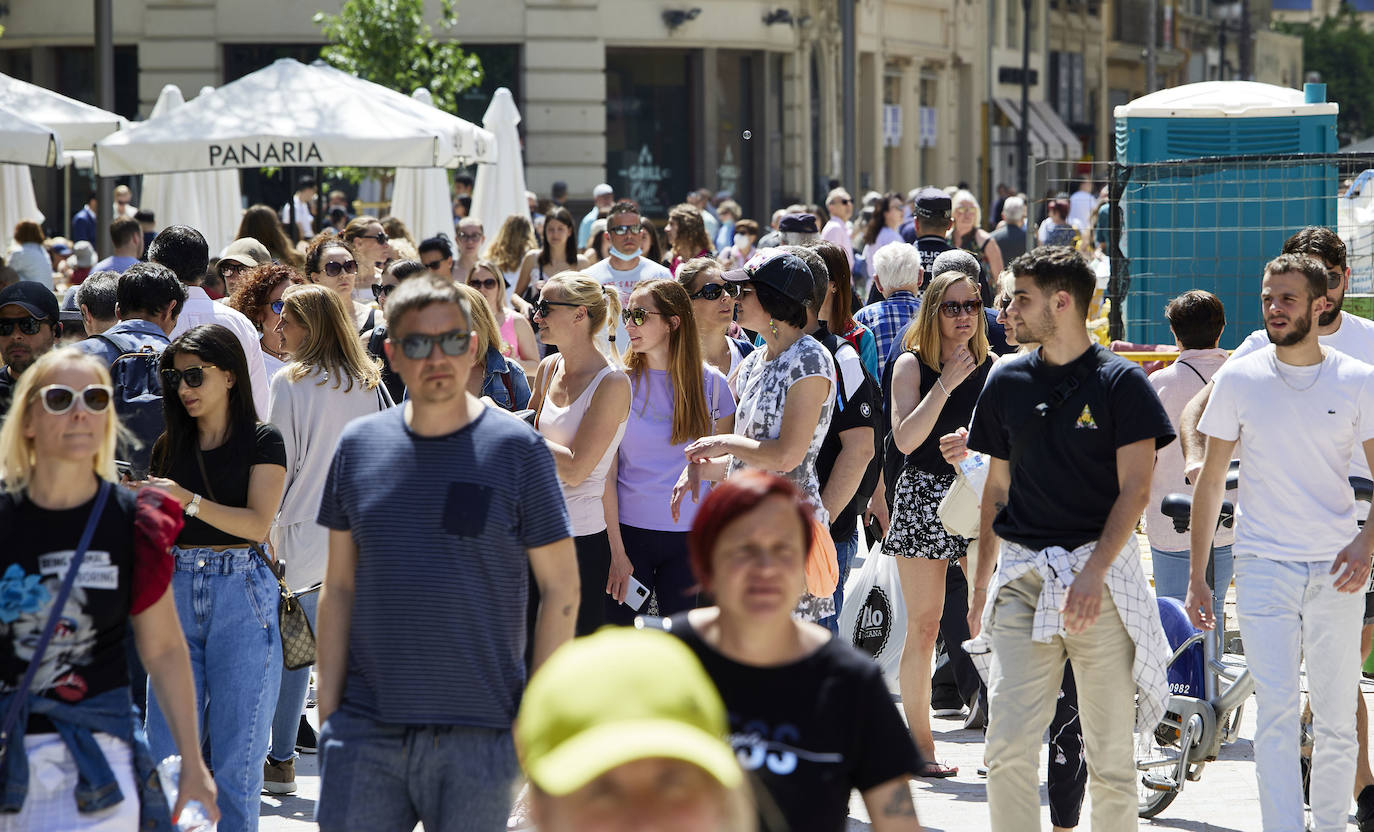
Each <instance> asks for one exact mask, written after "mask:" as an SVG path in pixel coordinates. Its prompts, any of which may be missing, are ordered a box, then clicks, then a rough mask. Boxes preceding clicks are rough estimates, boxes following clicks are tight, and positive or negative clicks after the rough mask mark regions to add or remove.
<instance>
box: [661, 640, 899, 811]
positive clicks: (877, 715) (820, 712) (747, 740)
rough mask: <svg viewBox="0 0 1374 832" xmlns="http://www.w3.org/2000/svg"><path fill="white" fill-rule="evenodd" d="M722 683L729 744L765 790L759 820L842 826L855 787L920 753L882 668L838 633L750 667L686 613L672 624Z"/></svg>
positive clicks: (888, 775) (887, 775)
mask: <svg viewBox="0 0 1374 832" xmlns="http://www.w3.org/2000/svg"><path fill="white" fill-rule="evenodd" d="M669 632H671V633H672V634H673V635H675V636H677V637H679V638H681V639H682V640H683V641H684V642H686V644H687V646H688V647H691V648H692V651H693V652H694V653H696V655H697V658H698V659H700V660H701V663H702V665H703V666H704V667H705V668H706V673H707V675H709V676H710V677H711V679H712V681H714V682H715V683H716V688H717V689H718V690H719V691H720V696H721V699H723V700H724V702H725V710H726V712H727V713H728V714H729V718H730V744H731V745H732V746H733V747H734V749H735V754H736V756H737V758H738V759H739V762H740V767H741V768H743V769H744V771H745V773H746V774H748V775H750V780H751V782H753V783H754V784H755V786H756V787H759V788H762V789H763V790H764V791H765V792H766V795H760V799H759V805H760V807H761V814H762V815H763V818H762V824H763V825H762V826H761V827H760V828H776V827H777V824H776V823H773V822H770V819H769V817H768V814H769V812H768V807H770V806H776V807H777V809H778V810H779V811H780V813H781V815H782V817H783V819H784V821H785V826H784V828H786V829H788V830H790V832H841V830H843V829H844V828H845V827H846V824H847V823H848V820H847V819H848V817H849V793H850V790H851V789H858V790H859V791H861V792H862V791H865V790H867V789H871V788H873V787H875V786H880V785H882V784H883V783H886V782H887V781H889V780H892V779H893V778H897V777H903V776H905V775H908V774H911V773H912V772H914V771H916V770H917V768H918V767H919V760H920V755H919V754H918V753H917V751H916V746H915V744H914V743H913V742H912V741H911V733H910V732H909V731H908V730H907V728H906V725H905V724H904V723H903V722H902V718H901V715H900V714H898V713H897V706H896V705H895V704H893V702H892V696H891V695H890V694H889V693H888V690H887V685H886V684H885V683H884V681H883V675H882V671H880V670H879V669H878V666H877V665H876V664H874V663H873V660H872V659H871V658H869V657H868V656H865V655H863V654H862V653H860V652H858V651H857V650H855V649H854V648H853V647H851V646H849V645H847V644H845V643H844V642H842V641H840V640H838V639H833V638H832V639H831V640H830V641H828V642H826V643H825V644H824V645H823V646H822V647H821V648H820V649H818V650H816V651H815V652H814V653H812V654H811V655H809V656H807V657H805V658H803V659H801V660H799V661H796V662H793V663H791V664H787V665H783V666H781V667H751V666H749V665H744V664H740V663H738V662H735V661H732V660H730V659H728V658H726V657H725V656H723V655H721V654H720V653H718V652H716V650H715V648H713V647H711V646H710V645H708V644H706V642H705V641H703V640H702V638H701V636H700V634H698V633H697V631H696V630H694V629H693V628H692V625H691V624H690V623H689V622H688V620H687V614H686V613H683V614H681V615H676V616H674V617H673V618H672V627H671V629H670V630H669Z"/></svg>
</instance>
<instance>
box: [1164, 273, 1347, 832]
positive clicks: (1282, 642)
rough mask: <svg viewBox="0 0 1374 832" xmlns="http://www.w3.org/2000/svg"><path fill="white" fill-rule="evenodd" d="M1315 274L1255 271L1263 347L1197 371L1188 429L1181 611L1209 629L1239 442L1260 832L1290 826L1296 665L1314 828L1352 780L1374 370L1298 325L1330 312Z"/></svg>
mask: <svg viewBox="0 0 1374 832" xmlns="http://www.w3.org/2000/svg"><path fill="white" fill-rule="evenodd" d="M1328 289H1329V282H1328V278H1327V268H1326V265H1325V264H1324V263H1322V262H1321V261H1319V260H1317V259H1315V258H1312V257H1307V256H1305V255H1292V254H1284V255H1280V256H1279V257H1277V258H1276V259H1274V260H1273V261H1271V262H1270V263H1269V265H1268V266H1266V267H1265V270H1264V283H1263V289H1262V292H1261V295H1260V301H1261V303H1262V304H1263V310H1264V326H1265V331H1266V333H1267V336H1268V338H1269V341H1270V342H1271V346H1267V347H1265V348H1264V349H1261V350H1256V351H1252V352H1251V353H1249V354H1248V355H1245V356H1243V357H1241V358H1239V359H1236V358H1232V359H1231V360H1230V361H1228V362H1227V363H1226V364H1225V365H1224V366H1223V367H1222V368H1221V369H1220V370H1218V371H1217V374H1216V375H1215V376H1213V377H1212V383H1211V387H1212V395H1211V397H1210V401H1209V402H1208V404H1207V409H1206V410H1205V411H1204V412H1203V415H1202V420H1201V422H1200V423H1199V425H1198V429H1199V430H1200V431H1201V432H1202V433H1203V434H1204V435H1205V436H1206V437H1207V444H1206V447H1207V453H1206V458H1205V461H1204V463H1203V467H1202V471H1201V473H1200V475H1199V477H1198V484H1197V488H1196V489H1195V491H1194V493H1193V522H1192V535H1191V541H1190V542H1191V547H1190V548H1191V564H1190V567H1191V568H1190V573H1189V580H1188V595H1187V600H1186V601H1185V602H1184V604H1185V606H1186V607H1187V609H1188V617H1189V618H1190V619H1192V621H1193V623H1194V624H1195V625H1197V626H1199V627H1204V628H1207V629H1211V628H1212V627H1214V626H1215V619H1214V617H1213V610H1212V593H1211V590H1210V589H1209V588H1208V587H1207V580H1206V568H1207V558H1208V551H1209V549H1210V547H1211V543H1212V536H1213V534H1214V533H1215V529H1216V525H1217V515H1218V512H1219V509H1220V506H1221V499H1222V492H1223V489H1224V486H1225V480H1226V469H1227V467H1228V466H1229V464H1230V461H1231V457H1232V455H1233V453H1234V451H1235V447H1236V443H1237V442H1238V441H1240V442H1244V444H1245V455H1244V457H1245V458H1244V463H1243V464H1242V465H1241V468H1240V499H1239V505H1238V506H1237V514H1239V515H1240V516H1241V517H1243V518H1244V519H1243V522H1241V523H1239V524H1237V526H1236V542H1235V563H1236V599H1237V600H1236V609H1237V612H1238V613H1239V617H1240V630H1241V636H1242V637H1243V638H1244V639H1245V659H1246V663H1247V664H1248V666H1249V668H1250V673H1251V675H1252V676H1253V677H1254V679H1255V699H1256V702H1257V704H1258V712H1257V715H1256V727H1255V776H1256V778H1257V779H1258V780H1259V783H1260V816H1261V818H1262V819H1263V822H1264V828H1265V829H1275V830H1278V829H1284V830H1287V829H1302V828H1303V800H1302V778H1301V775H1300V773H1299V768H1298V766H1297V765H1296V762H1297V761H1296V760H1295V759H1294V756H1295V754H1294V752H1296V751H1297V749H1298V742H1299V739H1298V738H1299V723H1298V714H1299V705H1298V703H1299V681H1300V673H1299V666H1300V663H1301V662H1303V661H1306V663H1307V685H1308V688H1309V697H1310V699H1311V703H1312V712H1313V716H1314V733H1315V741H1314V746H1313V753H1312V778H1311V790H1310V802H1311V805H1312V825H1311V827H1309V828H1311V829H1313V830H1315V832H1335V831H1336V830H1343V829H1345V828H1346V813H1347V812H1348V810H1349V808H1350V791H1351V788H1352V786H1353V784H1354V782H1355V768H1356V765H1355V755H1356V753H1357V741H1356V738H1355V731H1354V730H1353V729H1354V728H1355V708H1354V707H1353V705H1352V703H1351V701H1350V690H1351V689H1352V688H1355V687H1356V686H1357V685H1358V683H1359V678H1360V656H1359V642H1360V639H1359V636H1358V635H1357V630H1356V624H1357V622H1359V620H1360V616H1361V614H1362V613H1363V610H1364V600H1363V598H1362V593H1363V592H1364V590H1365V588H1366V587H1367V586H1368V584H1369V567H1370V556H1371V554H1372V553H1374V525H1370V524H1366V526H1365V528H1364V529H1363V530H1361V529H1360V528H1359V526H1358V524H1357V522H1356V520H1357V518H1356V506H1355V498H1354V494H1353V493H1352V492H1351V490H1350V486H1349V484H1348V483H1347V482H1346V474H1347V472H1348V471H1349V467H1350V458H1351V455H1352V452H1353V451H1355V450H1356V449H1357V448H1358V449H1359V450H1360V451H1361V452H1362V453H1363V455H1364V457H1365V460H1366V462H1368V461H1369V460H1370V459H1374V420H1371V419H1362V416H1361V414H1363V413H1374V368H1371V367H1370V366H1369V365H1368V364H1365V363H1364V362H1362V361H1358V360H1356V359H1354V358H1352V357H1350V356H1349V355H1346V354H1345V353H1343V352H1341V351H1339V350H1336V349H1333V348H1331V347H1326V346H1323V345H1322V344H1321V342H1320V339H1319V337H1318V335H1317V332H1316V330H1315V329H1314V328H1313V326H1312V321H1313V319H1314V318H1316V317H1317V316H1318V315H1320V314H1321V313H1322V312H1324V311H1326V310H1327V308H1328V307H1330V306H1331V305H1332V304H1331V301H1330V299H1329V297H1328V295H1327V292H1328Z"/></svg>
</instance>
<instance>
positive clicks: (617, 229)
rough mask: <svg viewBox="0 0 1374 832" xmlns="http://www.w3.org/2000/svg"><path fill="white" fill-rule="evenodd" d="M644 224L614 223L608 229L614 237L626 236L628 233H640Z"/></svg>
mask: <svg viewBox="0 0 1374 832" xmlns="http://www.w3.org/2000/svg"><path fill="white" fill-rule="evenodd" d="M643 228H644V226H642V225H613V226H611V227H610V228H608V229H606V231H608V232H609V233H610V235H611V236H612V237H624V236H625V235H626V234H638V233H639V232H640V231H642V230H643Z"/></svg>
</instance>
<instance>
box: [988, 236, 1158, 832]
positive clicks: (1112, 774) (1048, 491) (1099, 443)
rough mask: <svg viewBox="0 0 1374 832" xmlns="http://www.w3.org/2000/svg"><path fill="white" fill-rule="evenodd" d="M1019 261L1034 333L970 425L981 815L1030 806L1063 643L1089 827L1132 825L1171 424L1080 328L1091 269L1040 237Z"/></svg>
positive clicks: (1099, 831)
mask: <svg viewBox="0 0 1374 832" xmlns="http://www.w3.org/2000/svg"><path fill="white" fill-rule="evenodd" d="M1011 268H1012V272H1013V273H1014V274H1015V275H1016V288H1015V291H1014V292H1013V293H1012V301H1011V303H1010V305H1009V306H1008V307H1007V311H1006V315H1007V326H1008V328H1009V329H1011V331H1012V333H1013V334H1014V336H1015V338H1016V340H1017V341H1018V342H1020V343H1023V344H1025V343H1031V342H1035V343H1038V344H1039V345H1040V346H1039V347H1038V348H1037V349H1035V350H1031V351H1030V352H1027V353H1026V354H1024V355H1019V356H1015V357H1010V358H1006V359H1003V360H1002V361H1000V362H999V363H998V365H997V368H996V370H994V371H993V372H992V374H991V375H989V376H988V380H987V384H986V385H985V386H984V387H983V391H982V393H981V394H980V395H979V397H978V407H977V409H976V410H975V411H974V415H973V425H972V427H971V429H970V431H969V437H968V446H969V448H970V449H972V450H976V451H983V452H985V453H987V454H988V455H989V457H990V459H989V461H988V477H987V484H986V486H985V487H984V490H983V498H982V502H981V505H982V514H981V519H980V523H979V527H980V528H979V535H978V547H977V550H976V553H975V554H973V555H972V557H971V560H972V561H973V564H972V567H973V568H972V570H971V578H970V582H971V584H972V588H973V591H972V594H971V596H970V598H969V615H968V620H969V629H970V632H972V633H973V635H974V636H975V638H974V639H972V640H970V641H969V642H966V649H967V650H968V651H969V653H970V654H971V655H975V656H977V655H979V654H986V653H988V651H989V650H990V651H991V668H990V670H989V674H988V693H989V697H988V698H989V709H988V710H989V714H990V720H989V723H988V730H987V761H988V809H989V812H990V814H991V829H992V830H993V831H994V832H1007V830H1013V829H1024V828H1026V818H1034V817H1038V816H1039V813H1040V776H1039V757H1040V750H1041V747H1042V746H1043V745H1044V742H1043V740H1042V737H1043V736H1044V733H1045V729H1046V728H1047V727H1048V726H1049V724H1050V719H1051V717H1052V716H1053V715H1054V710H1055V700H1056V693H1057V692H1058V690H1059V687H1060V682H1061V678H1062V676H1063V674H1064V661H1065V659H1068V660H1070V661H1072V662H1073V672H1074V679H1075V681H1076V682H1077V684H1078V702H1079V708H1080V712H1079V716H1080V719H1081V721H1082V724H1083V740H1084V745H1085V747H1086V751H1087V759H1088V760H1089V761H1090V763H1091V765H1090V767H1089V774H1088V792H1089V794H1090V795H1091V796H1092V828H1093V830H1094V832H1125V831H1126V830H1134V829H1136V781H1137V778H1138V776H1139V775H1138V773H1137V772H1136V769H1135V759H1134V752H1133V738H1132V725H1133V723H1134V724H1135V725H1136V726H1137V727H1138V728H1139V729H1140V730H1145V731H1148V730H1152V729H1153V728H1154V726H1155V725H1156V724H1157V723H1158V721H1159V719H1160V717H1162V716H1163V715H1164V706H1165V702H1166V700H1167V698H1168V681H1167V675H1166V670H1165V666H1166V662H1167V659H1168V655H1169V651H1168V642H1167V641H1165V638H1164V630H1163V627H1162V626H1161V624H1160V622H1159V614H1158V612H1156V605H1155V599H1154V595H1153V593H1152V592H1151V590H1150V585H1149V582H1148V581H1147V580H1146V578H1145V572H1144V570H1143V569H1142V568H1141V563H1140V547H1139V544H1137V543H1136V537H1135V525H1136V522H1137V521H1138V520H1139V519H1140V514H1141V512H1142V511H1143V510H1144V509H1145V504H1146V502H1147V501H1148V500H1149V497H1150V471H1151V469H1152V468H1153V466H1154V459H1155V451H1156V450H1158V449H1159V448H1162V447H1164V446H1165V445H1167V444H1168V443H1169V442H1170V441H1172V440H1173V438H1174V429H1173V426H1172V425H1171V424H1170V422H1169V416H1168V414H1167V413H1166V412H1165V411H1164V406H1163V405H1162V404H1160V401H1159V397H1158V396H1157V395H1155V392H1154V389H1153V388H1152V387H1150V382H1149V381H1148V380H1147V379H1146V377H1145V373H1144V371H1143V370H1141V369H1140V367H1138V366H1136V365H1135V364H1132V363H1131V362H1129V361H1127V360H1126V359H1124V358H1121V357H1120V356H1117V355H1113V354H1112V353H1111V352H1109V351H1108V350H1106V349H1104V348H1103V347H1101V346H1100V345H1097V344H1094V343H1092V342H1091V341H1090V340H1089V338H1088V333H1087V329H1086V327H1085V322H1086V320H1087V315H1088V304H1089V302H1090V301H1091V299H1092V294H1093V290H1094V288H1095V286H1096V281H1095V279H1094V278H1093V274H1092V270H1091V269H1090V268H1089V267H1088V264H1087V261H1085V260H1084V259H1083V258H1082V256H1080V255H1079V254H1078V253H1077V252H1075V251H1074V250H1073V249H1070V248H1067V247H1043V248H1039V249H1036V250H1035V251H1032V252H1030V253H1028V254H1023V255H1021V256H1020V257H1018V258H1017V259H1016V260H1015V261H1013V263H1012V264H1011ZM999 558H1000V560H1001V563H1000V565H998V564H997V562H998V560H999ZM994 565H997V577H996V579H995V580H993V567H994ZM990 582H991V583H992V586H991V587H989V583H990ZM985 609H986V610H987V615H986V616H985V615H984V610H985ZM994 609H995V610H996V615H995V616H994V615H993V614H992V610H994ZM982 630H986V633H984V634H981V635H980V631H982ZM977 660H978V659H976V658H975V661H977ZM1137 694H1139V697H1138V699H1137V698H1136V697H1137ZM1132 701H1136V702H1137V707H1135V708H1132V707H1130V703H1131V702H1132ZM1123 704H1124V705H1125V707H1123Z"/></svg>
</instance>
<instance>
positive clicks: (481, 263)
mask: <svg viewBox="0 0 1374 832" xmlns="http://www.w3.org/2000/svg"><path fill="white" fill-rule="evenodd" d="M478 271H485V272H486V273H487V274H489V275H491V276H492V277H494V278H496V284H497V285H496V288H497V289H499V290H500V291H498V292H497V293H496V294H497V295H499V297H498V298H497V301H496V303H497V304H498V305H499V306H500V308H502V309H509V308H510V301H509V299H508V298H507V297H506V275H505V274H504V273H503V272H502V271H501V267H500V266H498V265H496V264H495V263H493V262H491V261H490V260H478V261H477V263H476V264H475V265H474V266H473V267H472V272H471V273H470V274H469V275H468V280H472V279H473V278H474V277H476V276H477V272H478ZM460 285H462V284H460ZM469 288H471V287H469ZM477 294H478V295H480V296H481V298H482V305H483V306H486V305H487V296H486V295H483V294H482V293H481V292H478V293H477Z"/></svg>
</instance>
